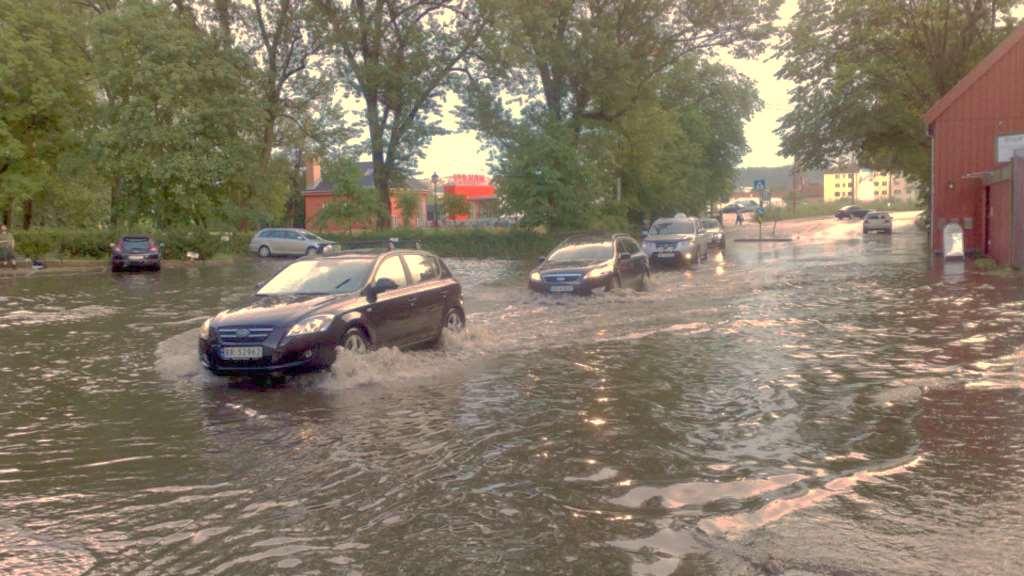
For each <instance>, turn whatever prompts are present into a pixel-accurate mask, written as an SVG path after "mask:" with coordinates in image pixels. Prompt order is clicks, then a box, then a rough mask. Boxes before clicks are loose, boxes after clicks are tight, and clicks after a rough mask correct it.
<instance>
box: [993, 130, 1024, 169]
mask: <svg viewBox="0 0 1024 576" xmlns="http://www.w3.org/2000/svg"><path fill="white" fill-rule="evenodd" d="M1017 150H1024V134H1004V135H1002V136H997V137H996V162H999V163H1000V164H1002V163H1003V162H1009V161H1010V160H1012V159H1013V153H1014V152H1015V151H1017Z"/></svg>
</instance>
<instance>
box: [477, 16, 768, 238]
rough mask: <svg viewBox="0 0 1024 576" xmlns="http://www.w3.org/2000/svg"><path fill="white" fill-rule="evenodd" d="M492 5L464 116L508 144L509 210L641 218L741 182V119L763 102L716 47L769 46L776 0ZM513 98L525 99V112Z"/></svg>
mask: <svg viewBox="0 0 1024 576" xmlns="http://www.w3.org/2000/svg"><path fill="white" fill-rule="evenodd" d="M481 6H482V8H481V10H482V11H483V12H484V14H485V15H486V16H487V17H488V18H489V19H490V21H492V22H494V23H495V28H494V30H493V31H491V33H490V34H488V35H487V36H486V37H485V39H486V42H485V43H484V45H485V48H484V49H483V50H482V51H481V55H480V61H479V63H478V67H479V68H480V73H479V74H478V75H477V76H474V77H473V78H471V79H468V80H467V81H466V82H464V83H463V84H462V87H461V88H462V89H461V93H462V96H463V101H464V102H465V106H464V107H463V108H462V110H461V114H462V118H463V122H464V124H465V125H466V126H468V127H472V128H475V129H477V130H479V131H480V132H481V134H483V135H484V137H485V138H487V139H488V141H489V142H490V143H491V144H492V145H494V147H495V148H496V149H497V150H498V152H497V154H496V155H495V159H494V166H493V170H494V172H495V173H496V174H497V176H498V182H499V186H500V194H501V196H502V199H503V202H504V209H505V210H506V211H508V212H518V213H522V214H523V215H524V221H525V222H526V223H529V224H544V225H547V226H552V227H556V228H560V227H561V228H573V227H585V226H589V225H592V224H594V223H596V222H599V221H600V222H624V221H626V220H629V221H632V222H633V223H638V222H639V221H640V220H641V219H643V218H644V217H645V216H647V217H649V216H657V215H664V214H672V213H675V212H678V211H680V210H687V211H691V212H699V211H701V210H703V209H705V208H706V207H707V206H708V204H709V203H710V202H712V201H714V200H717V199H720V198H722V197H724V196H725V194H726V193H727V192H728V191H729V190H730V189H731V187H732V179H733V175H734V167H735V166H736V165H737V164H738V163H739V161H740V159H741V157H742V156H743V154H744V153H745V152H746V150H747V145H746V140H745V139H744V136H743V122H744V121H745V120H747V119H749V118H750V116H751V115H752V114H753V113H754V112H755V111H756V110H758V109H759V108H760V105H761V104H760V101H759V100H758V99H757V96H756V92H755V90H754V88H753V85H752V83H751V82H750V81H749V80H748V79H746V78H744V77H742V76H740V75H738V74H736V73H735V72H734V71H732V70H731V69H729V68H727V67H725V66H721V65H715V64H710V63H708V62H707V59H708V58H709V57H710V56H711V54H712V52H713V51H717V50H722V49H724V50H731V51H733V52H734V53H737V54H743V55H750V54H755V53H757V52H759V51H760V50H762V49H763V47H764V42H765V40H766V39H767V38H768V35H769V33H770V32H771V30H772V25H771V21H772V19H773V18H774V15H775V12H776V10H777V8H778V6H779V1H778V0H762V1H757V0H755V1H749V2H715V3H703V2H684V1H681V0H612V1H610V2H601V3H591V2H582V1H575V0H562V1H558V2H550V3H537V2H534V1H531V0H485V1H482V2H481ZM538 87H539V90H538ZM506 95H508V96H510V97H511V98H508V99H506V97H505V96H506ZM509 100H511V101H513V102H514V101H525V102H526V103H527V105H526V106H525V108H524V110H523V111H522V113H520V114H516V113H514V111H513V106H510V105H509V104H508V102H509ZM619 186H621V200H620V199H618V193H617V188H618V187H619Z"/></svg>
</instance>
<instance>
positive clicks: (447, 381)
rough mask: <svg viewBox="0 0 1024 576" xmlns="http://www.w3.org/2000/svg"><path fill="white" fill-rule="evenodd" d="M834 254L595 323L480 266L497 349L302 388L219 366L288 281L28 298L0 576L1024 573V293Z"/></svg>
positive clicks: (342, 360)
mask: <svg viewBox="0 0 1024 576" xmlns="http://www.w3.org/2000/svg"><path fill="white" fill-rule="evenodd" d="M851 229H852V228H851ZM820 233H821V234H824V235H826V236H828V235H833V236H834V235H836V234H839V235H840V236H841V238H839V239H838V241H837V240H836V239H835V238H831V237H830V238H829V239H830V240H832V241H831V242H829V243H822V244H813V243H800V242H798V243H793V244H785V245H783V244H773V245H770V246H764V247H763V248H759V247H758V246H757V245H754V244H748V245H742V246H741V245H739V244H734V245H731V246H730V248H729V253H728V254H727V255H726V256H724V257H718V258H716V259H714V260H713V261H709V262H708V263H707V264H706V265H703V266H701V267H699V268H698V269H696V270H681V271H677V270H668V271H664V272H661V273H659V274H657V275H656V277H655V279H654V286H655V289H654V290H653V291H651V292H648V293H633V292H629V291H622V292H619V293H614V294H607V295H605V294H601V295H598V296H596V297H594V298H587V299H573V298H552V297H545V296H538V295H534V294H531V293H529V292H528V291H527V290H526V289H525V286H524V285H523V281H522V278H523V273H524V270H525V269H526V268H527V266H526V265H525V264H524V265H520V264H514V263H507V262H497V261H458V260H454V261H451V262H449V264H450V266H451V267H452V268H453V270H454V272H455V273H456V275H457V276H459V277H460V279H461V280H462V281H463V283H464V285H465V288H466V290H465V292H466V300H467V302H466V305H467V309H468V312H469V318H468V320H469V327H470V329H469V331H468V332H466V333H464V334H460V335H454V336H453V335H448V336H447V337H446V342H445V345H444V347H443V348H441V349H440V350H428V351H419V352H409V353H403V352H398V351H396V350H381V351H377V352H374V353H371V354H369V355H366V356H352V355H349V354H346V353H342V354H341V355H340V357H339V360H338V362H337V363H336V364H335V366H334V367H333V368H332V370H330V371H328V372H324V373H320V374H313V375H307V376H303V377H300V378H296V379H293V380H291V381H289V382H287V383H284V384H280V383H278V384H274V385H260V384H253V383H244V382H242V383H230V382H229V381H227V380H225V379H221V378H215V377H212V376H209V375H207V374H205V373H204V371H203V370H202V369H201V368H200V366H199V363H198V361H197V358H196V355H195V338H196V328H197V327H198V325H199V323H200V322H201V321H202V319H203V318H204V317H205V316H207V315H210V314H213V313H215V312H216V311H218V310H220V309H223V308H225V307H228V306H231V305H235V304H238V303H240V302H244V301H245V300H246V299H247V298H248V297H249V296H250V294H251V292H252V286H254V285H255V283H256V282H257V281H259V280H263V279H265V278H266V277H267V276H269V275H270V274H271V273H272V272H273V271H274V270H276V269H278V268H280V267H281V266H283V265H285V264H286V262H285V261H269V262H266V261H257V260H243V261H240V262H238V263H235V264H223V265H205V266H195V267H189V268H179V269H173V268H167V269H165V270H164V271H163V272H162V273H160V274H157V275H149V274H138V275H129V276H118V277H112V276H108V275H95V274H93V275H86V274H82V275H77V276H76V275H45V274H40V275H37V276H35V277H32V278H21V279H18V280H17V281H6V283H0V349H2V350H3V352H2V354H3V356H2V359H3V361H2V362H0V381H2V382H3V384H4V385H3V386H2V387H0V573H19V572H24V573H30V574H83V573H85V572H87V571H90V570H91V571H92V572H90V573H97V574H115V573H118V574H119V573H133V574H277V573H284V572H289V573H291V572H294V573H302V574H402V573H408V574H500V573H505V574H520V573H550V574H631V573H632V574H723V575H724V574H730V575H731V574H761V573H772V571H776V572H777V571H778V570H781V569H782V568H780V567H784V568H785V569H787V570H792V571H793V572H794V573H802V574H837V573H845V574H886V575H888V574H923V573H925V574H926V573H935V574H939V573H948V572H949V567H950V566H957V567H958V569H961V570H959V571H960V572H961V573H985V574H1017V573H1019V570H1018V568H1019V566H1020V565H1022V564H1024V551H1022V548H1021V547H1020V545H1019V543H1020V536H1019V535H1020V534H1022V533H1024V520H1022V519H1021V518H1022V517H1021V515H1020V514H1019V511H1020V510H1021V509H1022V507H1024V502H1022V497H1021V495H1020V490H1019V486H1020V484H1021V480H1022V479H1024V432H1022V431H1021V430H1022V428H1021V426H1020V422H1022V421H1024V408H1022V404H1024V403H1022V400H1024V396H1022V395H1024V392H1022V387H1021V384H1020V383H1021V381H1022V378H1021V374H1022V367H1024V328H1022V325H1024V324H1022V322H1021V321H1022V319H1024V303H1022V302H1021V298H1020V297H1021V290H1020V288H1018V282H1017V281H1016V280H1015V279H1012V278H999V277H992V278H979V277H977V276H974V275H972V274H970V273H961V274H956V275H953V276H950V275H949V274H947V273H945V272H943V271H942V270H941V269H936V270H930V269H929V268H928V264H929V262H928V257H927V254H926V251H925V249H924V246H923V243H924V242H923V238H922V237H921V236H919V235H915V234H912V233H897V234H895V235H893V237H892V238H891V239H890V238H882V237H879V238H870V239H866V240H861V239H860V238H859V236H854V235H851V234H847V230H846V229H845V228H844V229H843V230H841V231H839V232H836V231H834V230H833V231H829V230H823V231H821V232H820ZM847 236H848V237H847Z"/></svg>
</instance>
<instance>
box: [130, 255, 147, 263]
mask: <svg viewBox="0 0 1024 576" xmlns="http://www.w3.org/2000/svg"><path fill="white" fill-rule="evenodd" d="M128 259H129V260H131V261H132V262H142V261H143V260H145V259H146V257H145V256H129V257H128Z"/></svg>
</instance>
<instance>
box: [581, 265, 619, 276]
mask: <svg viewBox="0 0 1024 576" xmlns="http://www.w3.org/2000/svg"><path fill="white" fill-rule="evenodd" d="M614 271H615V263H614V262H606V263H604V264H602V265H600V266H598V267H597V268H594V269H593V270H591V271H590V272H587V278H589V279H593V278H600V277H602V276H607V275H609V274H611V273H612V272H614Z"/></svg>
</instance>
